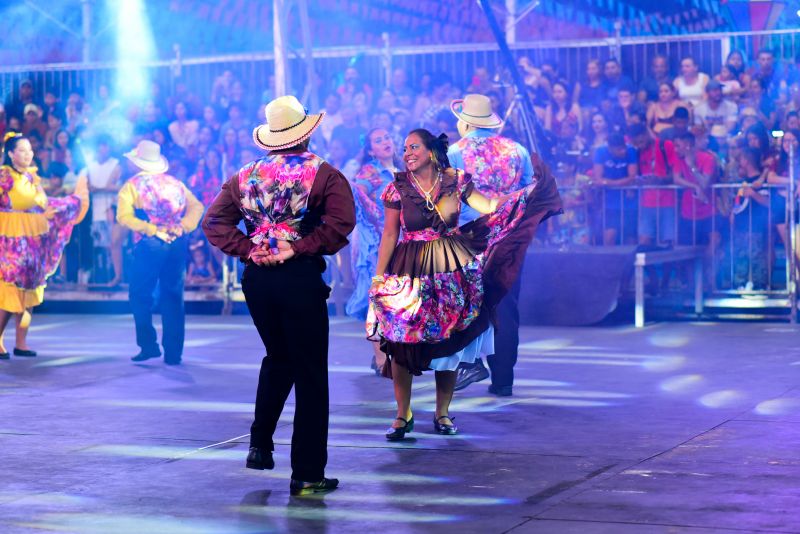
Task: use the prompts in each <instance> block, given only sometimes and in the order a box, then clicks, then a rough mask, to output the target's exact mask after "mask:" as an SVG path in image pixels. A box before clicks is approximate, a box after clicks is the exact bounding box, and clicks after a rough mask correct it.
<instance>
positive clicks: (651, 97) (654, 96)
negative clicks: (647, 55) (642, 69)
mask: <svg viewBox="0 0 800 534" xmlns="http://www.w3.org/2000/svg"><path fill="white" fill-rule="evenodd" d="M664 83H668V84H670V85H672V78H671V77H670V73H669V63H668V60H667V57H666V56H662V55H661V54H659V55H657V56H654V57H653V60H652V61H651V62H650V75H649V76H646V77H645V78H644V79H643V80H642V81H641V82H640V83H639V101H640V102H642V103H646V102H656V101H658V100H659V98H660V95H659V91H660V87H661V84H664Z"/></svg>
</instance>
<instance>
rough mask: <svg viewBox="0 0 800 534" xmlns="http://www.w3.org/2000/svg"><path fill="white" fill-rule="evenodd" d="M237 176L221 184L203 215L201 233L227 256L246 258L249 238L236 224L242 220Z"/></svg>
mask: <svg viewBox="0 0 800 534" xmlns="http://www.w3.org/2000/svg"><path fill="white" fill-rule="evenodd" d="M239 202H240V201H239V183H238V177H237V176H235V175H234V177H233V178H231V179H230V180H228V181H227V182H225V183H224V184H222V190H221V191H220V192H219V193H218V194H217V197H216V198H215V199H214V202H212V203H211V206H209V208H208V211H206V216H205V217H203V233H205V234H206V237H207V238H208V242H209V243H211V244H212V245H214V246H215V247H217V248H218V249H220V250H221V251H222V252H224V253H225V254H227V255H229V256H234V257H239V258H241V259H242V260H246V259H247V257H248V255H249V254H250V245H251V243H250V240H249V239H248V238H247V236H246V235H245V234H244V233H242V231H241V230H239V228H237V225H238V224H239V221H241V220H242V213H241V211H239Z"/></svg>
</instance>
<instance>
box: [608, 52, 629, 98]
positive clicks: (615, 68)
mask: <svg viewBox="0 0 800 534" xmlns="http://www.w3.org/2000/svg"><path fill="white" fill-rule="evenodd" d="M603 76H604V77H605V85H606V88H607V93H606V94H607V95H608V98H610V99H611V101H612V102H616V100H617V93H618V92H619V90H620V88H622V87H627V88H630V89H632V88H633V87H634V84H633V80H631V78H630V77H629V76H626V75H625V74H623V73H622V65H620V63H619V61H617V60H616V59H615V58H610V59H607V60H606V62H605V65H604V66H603ZM631 92H632V91H631Z"/></svg>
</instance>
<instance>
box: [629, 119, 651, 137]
mask: <svg viewBox="0 0 800 534" xmlns="http://www.w3.org/2000/svg"><path fill="white" fill-rule="evenodd" d="M646 133H647V128H646V127H645V125H644V124H642V123H641V122H637V123H635V124H631V125H630V126H628V137H630V138H633V137H639V136H640V135H643V134H646Z"/></svg>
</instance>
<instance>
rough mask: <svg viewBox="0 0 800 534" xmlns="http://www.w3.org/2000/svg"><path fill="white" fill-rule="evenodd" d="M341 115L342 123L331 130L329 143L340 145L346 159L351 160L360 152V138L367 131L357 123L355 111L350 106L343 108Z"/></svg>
mask: <svg viewBox="0 0 800 534" xmlns="http://www.w3.org/2000/svg"><path fill="white" fill-rule="evenodd" d="M341 114H342V123H341V124H340V125H339V126H337V127H336V128H334V129H333V133H331V142H333V141H339V142H340V143H342V145H344V148H345V151H346V159H352V158H355V157H356V155H357V154H358V151H359V150H361V136H362V135H365V134H366V133H367V130H366V129H364V127H363V126H361V125H360V124H359V123H358V116H357V115H356V110H355V109H354V108H353V107H352V106H344V107H343V108H342V111H341Z"/></svg>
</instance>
